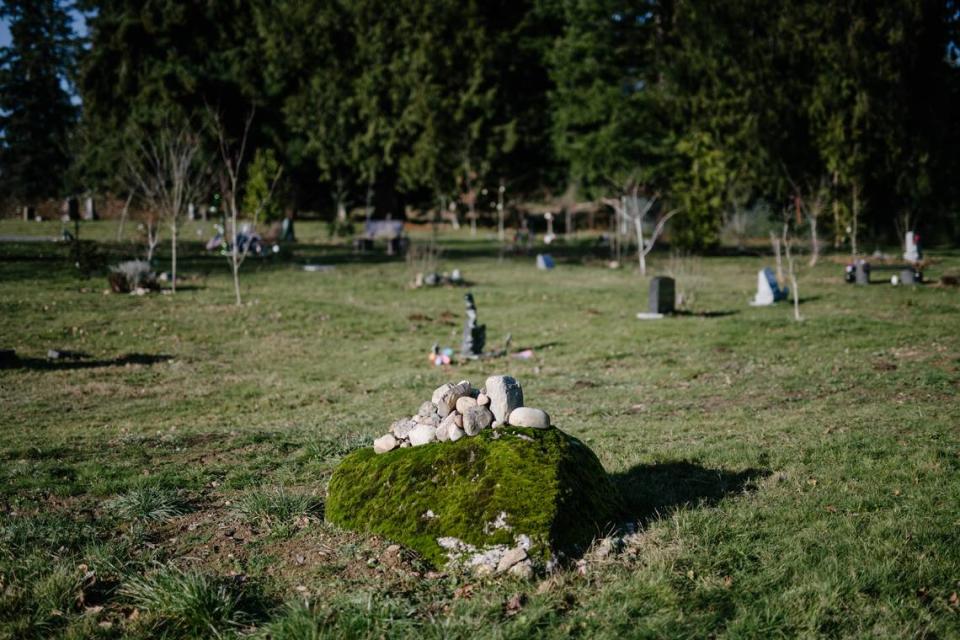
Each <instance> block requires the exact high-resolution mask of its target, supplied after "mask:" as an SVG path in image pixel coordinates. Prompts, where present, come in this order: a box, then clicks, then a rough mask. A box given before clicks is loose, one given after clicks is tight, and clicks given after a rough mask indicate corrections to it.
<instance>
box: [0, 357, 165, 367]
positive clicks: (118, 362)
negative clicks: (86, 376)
mask: <svg viewBox="0 0 960 640" xmlns="http://www.w3.org/2000/svg"><path fill="white" fill-rule="evenodd" d="M71 355H72V357H71V358H70V359H63V360H48V359H46V358H21V357H17V356H14V357H13V358H9V359H4V360H3V361H2V362H0V369H31V370H34V371H62V370H69V369H96V368H99V367H123V366H126V365H128V364H130V365H134V364H139V365H154V364H159V363H161V362H168V361H169V360H173V356H168V355H163V354H149V353H128V354H125V355H122V356H118V357H116V358H111V359H108V360H88V359H87V357H88V356H87V355H86V354H83V353H75V354H71Z"/></svg>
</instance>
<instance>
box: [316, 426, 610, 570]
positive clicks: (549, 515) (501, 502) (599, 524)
mask: <svg viewBox="0 0 960 640" xmlns="http://www.w3.org/2000/svg"><path fill="white" fill-rule="evenodd" d="M619 507H620V501H619V499H618V497H617V493H616V490H615V489H614V487H613V485H612V484H611V483H610V480H609V478H608V477H607V474H606V472H605V471H604V470H603V466H602V465H601V464H600V461H599V460H598V459H597V457H596V455H594V453H593V452H592V451H591V450H590V449H589V448H588V447H587V446H586V445H585V444H583V443H582V442H580V441H579V440H577V439H576V438H574V437H572V436H569V435H567V434H566V433H564V432H563V431H560V430H559V429H555V428H554V429H546V430H542V429H522V428H516V427H503V428H500V429H496V430H490V429H486V430H484V431H482V432H480V434H479V435H477V436H475V437H471V438H462V439H461V440H458V441H457V442H442V443H434V444H429V445H424V446H420V447H409V448H404V449H395V450H394V451H391V452H389V453H384V454H375V453H374V452H373V449H369V448H365V449H361V450H358V451H355V452H353V453H351V454H350V455H349V456H347V457H346V458H344V460H343V461H342V462H341V463H340V465H339V466H338V467H337V469H336V470H335V471H334V474H333V477H332V478H331V479H330V486H329V491H328V496H327V504H326V517H327V519H328V520H329V521H330V522H332V523H334V524H337V525H339V526H342V527H344V528H347V529H353V530H356V531H363V532H367V533H376V534H379V535H382V536H384V537H386V538H388V539H391V540H394V541H396V542H399V543H402V544H405V545H407V546H408V547H411V548H413V549H415V550H417V551H419V552H420V553H421V554H422V555H423V556H424V557H425V558H427V559H428V560H429V561H430V562H432V563H433V564H434V565H435V566H440V565H442V564H444V563H445V562H446V561H447V560H448V557H447V554H446V551H445V550H444V549H443V548H442V547H441V546H440V545H439V544H438V542H437V539H438V538H441V537H453V538H457V539H458V540H460V541H462V542H464V543H466V544H469V545H472V546H474V547H477V548H478V549H481V548H487V547H492V546H495V545H513V544H514V543H515V540H516V539H517V537H518V536H520V535H525V536H527V537H528V538H529V539H530V543H531V545H530V549H529V552H528V553H529V556H530V557H531V558H532V559H534V561H535V562H538V563H545V562H547V561H549V560H550V559H551V558H552V557H553V556H554V555H555V554H556V553H558V552H564V553H576V552H577V551H582V550H583V549H585V548H586V546H587V545H589V544H590V541H591V540H592V539H593V538H594V537H596V536H597V535H599V534H602V533H603V532H604V530H605V529H606V528H607V527H608V525H609V524H610V523H612V522H614V521H615V519H616V516H617V514H618V511H619Z"/></svg>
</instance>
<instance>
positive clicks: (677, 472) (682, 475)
mask: <svg viewBox="0 0 960 640" xmlns="http://www.w3.org/2000/svg"><path fill="white" fill-rule="evenodd" d="M769 475H770V470H769V469H754V468H750V469H745V470H743V471H737V472H731V471H725V470H723V469H709V468H707V467H704V466H702V465H699V464H696V463H694V462H687V461H683V460H680V461H673V462H661V463H656V464H640V465H636V466H634V467H633V468H631V469H629V470H628V471H625V472H623V473H614V474H610V481H611V482H612V483H613V485H614V486H615V487H616V488H617V489H618V490H619V491H620V495H621V498H622V500H623V506H624V509H625V513H624V515H625V516H627V517H629V519H630V520H631V521H637V520H639V522H640V523H641V524H646V523H647V522H650V521H652V520H656V519H657V518H660V517H662V516H664V515H666V514H669V513H670V512H672V511H674V510H676V509H678V508H680V507H683V506H711V505H714V504H716V503H718V502H720V500H722V499H723V498H725V497H726V496H729V495H734V494H738V493H744V492H750V491H755V490H756V488H757V485H756V482H757V480H759V479H761V478H765V477H766V476H769Z"/></svg>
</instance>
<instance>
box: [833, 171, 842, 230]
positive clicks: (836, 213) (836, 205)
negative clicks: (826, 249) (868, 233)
mask: <svg viewBox="0 0 960 640" xmlns="http://www.w3.org/2000/svg"><path fill="white" fill-rule="evenodd" d="M839 182H840V176H839V175H838V174H837V172H836V171H834V172H833V248H834V249H839V248H840V247H841V246H842V244H843V242H842V240H841V239H842V237H843V225H842V224H840V199H839V198H837V185H838V184H839Z"/></svg>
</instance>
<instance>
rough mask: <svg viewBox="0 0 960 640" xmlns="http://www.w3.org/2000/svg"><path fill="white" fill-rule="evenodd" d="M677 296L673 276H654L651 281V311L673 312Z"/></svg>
mask: <svg viewBox="0 0 960 640" xmlns="http://www.w3.org/2000/svg"><path fill="white" fill-rule="evenodd" d="M676 296H677V294H676V283H675V282H674V280H673V278H664V277H657V278H654V279H653V280H651V281H650V298H649V304H650V313H661V314H667V313H673V311H674V305H675V304H676Z"/></svg>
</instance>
